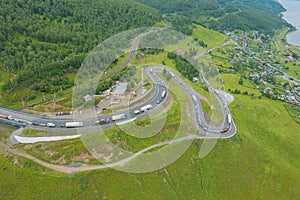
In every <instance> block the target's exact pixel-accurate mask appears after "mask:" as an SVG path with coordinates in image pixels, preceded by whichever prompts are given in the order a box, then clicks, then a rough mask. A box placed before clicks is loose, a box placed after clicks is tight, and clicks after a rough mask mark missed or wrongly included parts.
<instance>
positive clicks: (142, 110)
mask: <svg viewBox="0 0 300 200" xmlns="http://www.w3.org/2000/svg"><path fill="white" fill-rule="evenodd" d="M151 108H152V105H151V104H148V105H145V106H143V107H141V112H145V111H148V110H150V109H151Z"/></svg>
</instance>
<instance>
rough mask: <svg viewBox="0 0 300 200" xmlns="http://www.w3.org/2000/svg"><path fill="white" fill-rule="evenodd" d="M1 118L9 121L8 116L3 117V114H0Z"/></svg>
mask: <svg viewBox="0 0 300 200" xmlns="http://www.w3.org/2000/svg"><path fill="white" fill-rule="evenodd" d="M0 118H2V119H8V117H7V116H6V115H1V114H0Z"/></svg>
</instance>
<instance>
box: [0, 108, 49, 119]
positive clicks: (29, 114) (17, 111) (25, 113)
mask: <svg viewBox="0 0 300 200" xmlns="http://www.w3.org/2000/svg"><path fill="white" fill-rule="evenodd" d="M0 108H1V109H3V110H7V111H10V112H14V113H21V114H24V115H28V116H35V117H42V116H43V115H38V114H32V113H27V112H23V111H19V110H14V109H10V108H6V107H3V106H0ZM43 117H45V116H43ZM45 118H46V117H45Z"/></svg>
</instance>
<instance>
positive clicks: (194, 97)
mask: <svg viewBox="0 0 300 200" xmlns="http://www.w3.org/2000/svg"><path fill="white" fill-rule="evenodd" d="M192 99H193V103H194V104H195V105H196V104H197V98H196V96H195V95H192Z"/></svg>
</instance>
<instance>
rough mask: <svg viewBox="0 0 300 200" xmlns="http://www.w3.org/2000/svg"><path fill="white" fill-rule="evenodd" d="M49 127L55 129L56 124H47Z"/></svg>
mask: <svg viewBox="0 0 300 200" xmlns="http://www.w3.org/2000/svg"><path fill="white" fill-rule="evenodd" d="M47 126H48V127H55V124H53V123H51V122H49V123H47Z"/></svg>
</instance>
